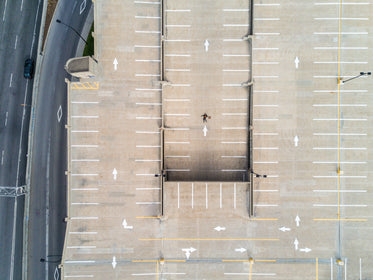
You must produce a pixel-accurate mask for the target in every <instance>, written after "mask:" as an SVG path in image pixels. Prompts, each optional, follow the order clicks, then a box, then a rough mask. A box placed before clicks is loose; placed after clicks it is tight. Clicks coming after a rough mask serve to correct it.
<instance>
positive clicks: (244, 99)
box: [222, 98, 248, 101]
mask: <svg viewBox="0 0 373 280" xmlns="http://www.w3.org/2000/svg"><path fill="white" fill-rule="evenodd" d="M247 100H248V99H247V98H223V99H222V101H247Z"/></svg>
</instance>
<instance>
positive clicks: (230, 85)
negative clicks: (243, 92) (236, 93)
mask: <svg viewBox="0 0 373 280" xmlns="http://www.w3.org/2000/svg"><path fill="white" fill-rule="evenodd" d="M222 86H223V87H241V86H242V85H241V84H223V85H222Z"/></svg>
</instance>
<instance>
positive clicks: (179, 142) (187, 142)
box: [165, 141, 190, 144]
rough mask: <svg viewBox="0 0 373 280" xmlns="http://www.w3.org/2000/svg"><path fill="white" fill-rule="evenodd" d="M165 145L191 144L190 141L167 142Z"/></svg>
mask: <svg viewBox="0 0 373 280" xmlns="http://www.w3.org/2000/svg"><path fill="white" fill-rule="evenodd" d="M165 144H190V142H189V141H184V142H183V141H166V142H165Z"/></svg>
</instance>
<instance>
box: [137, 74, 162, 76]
mask: <svg viewBox="0 0 373 280" xmlns="http://www.w3.org/2000/svg"><path fill="white" fill-rule="evenodd" d="M135 76H136V77H160V76H161V75H159V74H135Z"/></svg>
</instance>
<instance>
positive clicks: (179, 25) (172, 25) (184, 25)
mask: <svg viewBox="0 0 373 280" xmlns="http://www.w3.org/2000/svg"><path fill="white" fill-rule="evenodd" d="M166 27H191V25H190V24H166Z"/></svg>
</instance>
